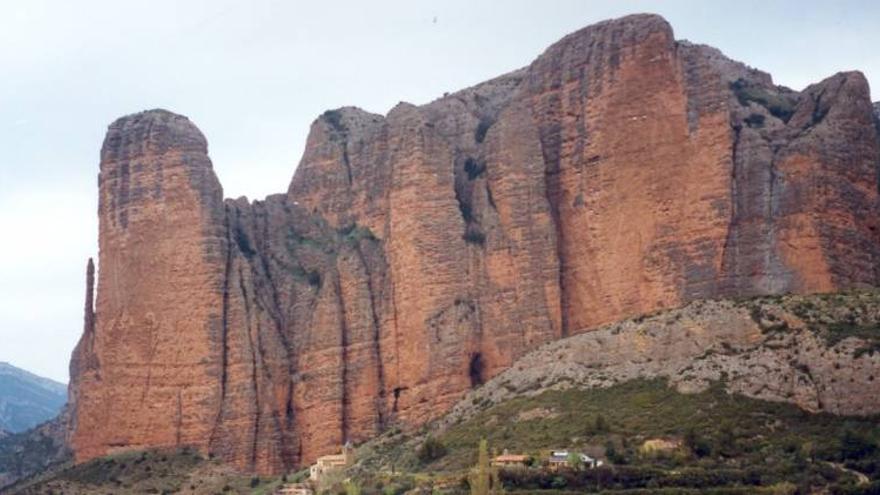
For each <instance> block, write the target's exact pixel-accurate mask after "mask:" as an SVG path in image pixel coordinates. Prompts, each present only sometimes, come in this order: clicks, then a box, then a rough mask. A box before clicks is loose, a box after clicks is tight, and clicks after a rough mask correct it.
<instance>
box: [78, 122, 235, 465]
mask: <svg viewBox="0 0 880 495" xmlns="http://www.w3.org/2000/svg"><path fill="white" fill-rule="evenodd" d="M98 182H99V192H100V201H99V217H100V239H99V244H100V260H99V261H100V264H99V266H100V273H99V277H98V294H97V304H96V308H97V311H96V313H95V314H90V313H89V311H90V309H89V308H87V309H86V312H87V316H86V323H87V327H91V328H86V332H85V333H84V336H83V341H82V342H81V343H80V345H79V346H78V347H77V350H76V351H75V354H74V358H73V362H74V363H75V364H76V363H79V365H78V366H79V367H80V368H83V367H84V369H79V370H78V371H77V372H76V373H75V378H74V380H75V383H74V384H73V388H74V389H75V390H74V396H75V398H76V404H75V405H74V407H75V414H76V418H77V424H76V429H75V431H74V433H73V437H72V446H73V449H74V451H75V452H76V457H77V460H84V459H89V458H92V457H95V456H99V455H104V454H107V453H111V452H113V451H114V450H117V449H138V448H147V447H157V446H175V445H193V446H196V447H198V448H200V449H202V450H207V447H208V442H209V441H210V437H211V428H212V426H213V425H214V422H215V419H216V416H217V414H218V410H219V400H220V398H221V396H222V388H223V383H224V380H223V372H222V370H223V355H224V352H223V351H224V349H223V342H224V338H223V336H224V300H223V292H224V287H223V284H224V281H225V279H226V277H225V268H226V258H227V254H226V253H228V247H227V245H226V240H225V230H226V229H225V228H224V219H225V215H224V210H223V203H222V189H221V187H220V184H219V182H218V181H217V179H216V177H215V176H214V172H213V170H212V168H211V162H210V160H209V159H208V156H207V144H206V141H205V138H204V137H203V136H202V134H201V133H200V132H199V130H198V129H197V128H196V127H195V126H194V125H193V124H192V123H190V122H189V120H187V119H186V118H185V117H181V116H178V115H174V114H171V113H169V112H165V111H159V110H154V111H149V112H144V113H140V114H136V115H131V116H128V117H124V118H122V119H119V120H117V121H116V122H115V123H113V124H112V125H111V126H110V128H109V130H108V133H107V137H106V139H105V141H104V145H103V148H102V150H101V172H100V175H99V180H98ZM90 272H91V270H90ZM90 320H91V321H90ZM88 363H92V364H93V365H92V366H89V365H88ZM98 363H99V364H98ZM169 411H170V412H169Z"/></svg>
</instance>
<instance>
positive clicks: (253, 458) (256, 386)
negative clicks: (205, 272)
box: [238, 267, 262, 469]
mask: <svg viewBox="0 0 880 495" xmlns="http://www.w3.org/2000/svg"><path fill="white" fill-rule="evenodd" d="M238 289H239V291H240V292H241V299H242V301H243V302H244V320H245V328H244V331H245V334H246V335H247V339H248V348H249V349H250V352H251V380H250V382H251V389H252V392H253V394H254V426H253V432H252V435H253V440H252V442H253V445H252V447H251V451H250V463H251V469H254V467H255V466H256V463H257V441H258V439H259V433H260V419H261V416H262V408H261V404H260V383H259V380H258V374H257V348H256V343H255V342H254V336H253V327H252V326H251V319H252V317H251V303H250V299H249V298H248V293H247V288H245V284H244V273H243V271H242V269H241V267H239V269H238Z"/></svg>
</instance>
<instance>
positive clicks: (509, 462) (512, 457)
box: [492, 451, 529, 468]
mask: <svg viewBox="0 0 880 495" xmlns="http://www.w3.org/2000/svg"><path fill="white" fill-rule="evenodd" d="M528 465H529V456H527V455H518V454H508V453H507V451H505V452H504V453H503V454H501V455H499V456H497V457H495V458H494V459H492V466H494V467H506V468H511V467H526V466H528Z"/></svg>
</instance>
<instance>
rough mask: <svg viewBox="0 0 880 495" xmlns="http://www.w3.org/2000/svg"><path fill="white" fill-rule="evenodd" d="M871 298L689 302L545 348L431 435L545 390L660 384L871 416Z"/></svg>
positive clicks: (879, 393)
mask: <svg viewBox="0 0 880 495" xmlns="http://www.w3.org/2000/svg"><path fill="white" fill-rule="evenodd" d="M878 324H880V294H878V293H877V292H876V291H871V292H863V293H853V294H845V295H838V294H833V295H822V296H815V295H814V296H786V297H783V298H763V299H756V300H749V301H744V302H733V301H730V300H722V301H718V300H708V301H696V302H693V303H690V304H688V305H687V306H685V307H683V308H681V309H675V310H671V311H666V312H662V313H660V314H656V315H651V316H647V317H638V318H635V319H630V320H626V321H623V322H619V323H615V324H611V325H607V326H605V327H602V328H600V329H598V330H596V331H593V332H588V333H585V334H582V335H576V336H573V337H569V338H566V339H562V340H558V341H556V342H551V343H549V344H547V345H545V346H544V347H542V348H540V349H538V350H536V351H534V352H532V353H530V354H528V355H526V356H525V357H523V358H522V359H520V360H519V361H517V362H516V364H515V365H514V366H513V367H511V368H510V369H508V370H507V371H505V372H503V373H502V374H500V375H498V376H497V377H495V378H494V379H493V380H492V381H490V382H488V383H487V384H486V385H485V386H483V387H481V388H479V389H477V390H474V391H473V392H471V393H469V395H468V396H467V397H465V399H463V400H462V401H461V402H459V403H458V404H457V405H456V406H455V407H454V408H453V410H452V413H451V414H449V415H448V416H447V417H445V418H443V421H442V422H441V424H440V426H441V427H443V426H444V425H450V424H453V423H455V422H458V421H461V420H463V419H465V418H468V417H470V416H472V415H473V414H474V413H475V412H477V411H478V410H480V409H483V408H486V407H488V406H489V405H491V404H497V403H501V402H504V401H505V400H509V399H511V398H515V397H521V396H534V395H538V394H541V393H543V392H545V391H547V390H560V389H567V388H572V387H577V388H603V387H610V386H613V385H616V384H620V383H624V382H627V381H629V380H634V379H639V378H664V379H666V380H668V382H669V384H670V385H671V386H674V387H675V388H676V389H678V391H680V392H683V393H693V392H700V391H703V390H705V389H706V388H708V387H709V386H710V385H711V384H712V383H719V382H720V383H721V384H722V385H723V386H724V387H725V389H726V390H727V391H728V392H730V393H736V394H741V395H745V396H748V397H753V398H757V399H762V400H769V401H777V402H790V403H794V404H797V405H798V406H800V407H801V408H802V409H804V410H807V411H810V412H820V411H821V412H830V413H834V414H843V415H867V414H875V413H876V412H877V411H878V410H880V380H878V378H880V335H877V332H876V328H877V325H878Z"/></svg>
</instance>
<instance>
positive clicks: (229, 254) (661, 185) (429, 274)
mask: <svg viewBox="0 0 880 495" xmlns="http://www.w3.org/2000/svg"><path fill="white" fill-rule="evenodd" d="M872 113H873V111H872V104H871V102H870V99H869V91H868V86H867V83H866V81H865V79H864V77H863V76H862V75H861V74H859V73H841V74H837V75H835V76H832V77H831V78H829V79H827V80H825V81H823V82H821V83H818V84H816V85H814V86H811V87H809V88H807V89H806V90H805V91H803V92H801V93H798V92H794V91H791V90H788V89H786V88H781V87H777V86H774V85H773V83H772V80H771V78H770V76H769V75H767V74H765V73H762V72H760V71H757V70H755V69H750V68H748V67H746V66H744V65H742V64H739V63H737V62H734V61H731V60H728V59H726V58H725V57H724V56H723V55H722V54H721V53H720V52H718V51H717V50H715V49H712V48H709V47H705V46H700V45H693V44H690V43H686V42H677V41H676V40H675V39H674V37H673V34H672V30H671V28H670V27H669V25H668V24H667V23H666V21H664V20H663V19H662V18H660V17H657V16H652V15H639V16H630V17H626V18H622V19H618V20H615V21H608V22H604V23H600V24H597V25H594V26H591V27H588V28H585V29H583V30H581V31H578V32H576V33H574V34H571V35H569V36H567V37H565V38H564V39H562V40H561V41H560V42H558V43H556V44H554V45H553V46H552V47H550V48H549V49H548V50H547V51H546V52H545V53H544V54H542V55H541V56H540V57H538V58H537V59H536V60H535V61H534V62H533V63H532V64H531V65H530V66H529V67H526V68H524V69H521V70H519V71H515V72H512V73H510V74H506V75H504V76H501V77H499V78H496V79H493V80H491V81H488V82H486V83H483V84H480V85H478V86H475V87H473V88H469V89H466V90H463V91H460V92H457V93H453V94H450V95H447V96H444V97H443V98H441V99H438V100H436V101H434V102H431V103H429V104H427V105H424V106H413V105H409V104H405V103H401V104H399V105H397V106H396V107H395V108H394V109H392V110H391V111H390V112H389V113H388V115H386V116H380V115H374V114H369V113H367V112H364V111H362V110H359V109H357V108H352V107H346V108H341V109H338V110H333V111H329V112H326V113H324V114H323V115H322V116H321V117H319V118H318V119H317V120H316V121H315V122H314V124H313V125H312V128H311V132H310V135H309V138H308V140H307V145H306V150H305V153H304V156H303V159H302V161H301V163H300V165H299V167H298V168H297V171H296V173H295V175H294V177H293V180H292V182H291V184H290V186H289V188H288V192H287V194H285V195H275V196H270V197H268V198H266V199H265V200H263V201H254V202H248V201H247V200H246V199H244V198H241V199H237V200H225V201H224V200H223V199H222V190H221V188H220V185H219V182H218V181H217V179H216V177H215V175H214V173H213V171H212V167H211V162H210V160H209V159H208V156H207V145H206V142H205V139H204V137H203V136H202V135H201V133H200V132H199V131H198V130H197V129H196V128H195V126H193V124H192V123H190V122H189V121H188V120H187V119H186V118H185V117H181V116H177V115H174V114H171V113H169V112H165V111H150V112H144V113H141V114H137V115H132V116H129V117H124V118H122V119H120V120H119V121H117V122H116V123H114V124H113V125H111V126H110V129H109V131H108V134H107V138H106V140H105V142H104V147H103V149H102V153H101V172H100V176H99V193H100V211H99V216H100V248H101V252H100V260H99V261H100V263H99V265H100V272H99V276H98V290H97V298H96V301H95V304H94V313H93V314H92V313H91V312H90V311H91V303H90V302H88V301H90V299H89V298H87V303H86V308H87V309H86V322H85V327H86V328H85V332H84V335H83V339H82V341H81V342H80V345H79V347H78V348H77V351H76V352H75V355H74V358H73V361H72V370H73V375H74V377H73V380H72V386H71V387H72V396H73V397H74V399H75V403H74V411H75V414H74V418H75V421H74V422H75V427H74V432H73V435H72V445H73V448H74V450H75V452H76V456H77V459H78V460H85V459H89V458H92V457H94V456H98V455H102V454H105V453H108V452H114V451H117V450H122V449H135V448H142V447H155V446H176V445H193V446H195V447H197V448H198V449H200V450H201V451H203V452H210V453H213V454H215V455H218V456H220V457H221V458H223V459H225V460H227V461H230V462H232V463H234V464H235V465H236V466H238V467H240V468H242V469H246V470H256V471H262V472H271V471H279V470H282V469H286V468H289V467H291V466H294V465H299V464H302V463H306V462H310V461H312V460H313V459H314V458H315V457H316V456H318V455H321V454H324V453H327V452H330V451H333V450H335V449H337V448H338V446H339V445H340V444H342V443H343V442H345V441H348V440H351V441H356V442H357V441H361V440H364V439H366V438H369V437H371V436H373V435H375V434H376V433H378V432H380V431H382V430H383V429H385V428H386V427H388V426H389V425H391V424H399V425H402V426H404V427H414V426H418V425H421V424H423V423H424V422H426V421H428V420H431V419H434V418H436V417H438V416H439V415H441V414H442V413H444V412H445V411H447V410H448V409H449V408H451V407H452V406H453V405H454V404H455V403H456V402H457V401H458V400H459V399H460V398H461V397H462V395H463V394H464V393H466V392H467V391H468V390H470V389H472V388H475V387H477V386H478V385H480V384H482V383H483V382H485V381H486V380H488V379H490V378H492V377H493V376H495V375H497V374H498V373H500V372H502V371H503V370H505V369H507V368H508V367H509V366H510V365H511V364H512V363H513V362H515V361H516V360H517V359H518V358H520V357H521V356H523V355H524V354H526V353H527V352H528V351H529V350H531V349H534V348H536V347H538V346H540V345H542V344H544V343H547V342H550V341H553V340H556V339H559V338H560V337H563V336H566V335H569V334H576V333H581V332H585V331H588V330H591V329H595V328H596V327H598V326H600V325H602V324H606V323H609V322H612V321H616V320H620V319H623V318H626V317H629V316H633V315H636V314H642V313H646V312H651V311H654V310H657V309H660V308H666V307H673V306H680V305H682V304H684V303H686V302H688V301H691V300H695V299H701V298H708V297H729V296H737V297H738V296H747V295H755V294H779V293H785V292H816V291H833V290H837V289H841V288H849V287H861V286H874V285H877V282H878V273H877V271H876V267H877V266H878V263H877V262H878V259H880V243H878V240H880V239H878V238H877V236H878V233H877V225H876V223H877V210H878V194H877V185H876V177H877V173H878V172H877V167H878V164H880V145H878V132H877V129H876V128H875V126H874V125H873V116H872ZM89 286H90V285H89ZM670 338H673V337H672V336H671V337H670ZM865 404H866V406H865V407H866V408H871V407H873V405H871V404H868V403H867V402H866V403H865Z"/></svg>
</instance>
